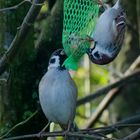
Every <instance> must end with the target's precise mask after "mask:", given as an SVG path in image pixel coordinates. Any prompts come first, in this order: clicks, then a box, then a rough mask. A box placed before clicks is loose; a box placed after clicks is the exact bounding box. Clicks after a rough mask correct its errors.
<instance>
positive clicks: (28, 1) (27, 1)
mask: <svg viewBox="0 0 140 140" xmlns="http://www.w3.org/2000/svg"><path fill="white" fill-rule="evenodd" d="M24 3H30V4H32V5H42V4H34V3H33V2H31V0H23V1H21V2H20V3H18V4H16V5H14V6H11V7H6V8H2V9H0V12H6V11H10V10H16V9H18V8H19V7H20V6H22V5H23V4H24Z"/></svg>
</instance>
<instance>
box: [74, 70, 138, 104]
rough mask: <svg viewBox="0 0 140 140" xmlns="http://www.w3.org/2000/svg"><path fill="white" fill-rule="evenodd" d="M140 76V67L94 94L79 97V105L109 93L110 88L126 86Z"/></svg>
mask: <svg viewBox="0 0 140 140" xmlns="http://www.w3.org/2000/svg"><path fill="white" fill-rule="evenodd" d="M139 78H140V69H139V70H137V71H136V72H134V73H132V74H130V75H128V76H124V77H123V78H122V79H120V80H118V81H116V82H114V83H112V84H109V85H107V86H106V87H103V88H101V89H99V90H97V91H96V92H95V93H92V94H90V95H88V96H86V97H84V98H82V99H79V100H78V102H77V106H80V105H82V104H85V103H88V102H90V101H92V100H94V99H96V98H98V97H100V96H102V95H105V94H107V92H109V91H110V90H112V89H114V88H116V87H118V88H119V87H121V86H124V85H126V84H128V83H131V82H134V81H137V80H138V79H139Z"/></svg>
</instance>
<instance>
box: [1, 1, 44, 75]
mask: <svg viewBox="0 0 140 140" xmlns="http://www.w3.org/2000/svg"><path fill="white" fill-rule="evenodd" d="M43 2H44V0H34V4H33V5H32V6H31V8H30V9H29V11H28V13H27V15H26V17H25V18H24V20H23V22H22V25H21V28H20V29H19V31H18V32H17V34H16V36H15V38H14V39H13V41H12V43H11V44H10V47H9V48H8V50H7V51H6V52H5V54H4V55H3V56H2V57H1V59H0V75H1V74H2V73H3V72H4V71H5V69H6V67H7V66H8V64H9V63H10V62H12V60H13V59H14V58H15V56H16V54H17V52H18V50H19V49H20V48H21V47H22V46H23V45H22V43H23V42H24V41H25V39H26V37H27V34H28V33H29V31H30V29H31V26H29V25H31V24H33V23H34V21H35V19H36V17H37V15H38V13H39V12H40V9H41V7H42V3H43Z"/></svg>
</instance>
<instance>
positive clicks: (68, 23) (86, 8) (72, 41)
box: [62, 0, 99, 70]
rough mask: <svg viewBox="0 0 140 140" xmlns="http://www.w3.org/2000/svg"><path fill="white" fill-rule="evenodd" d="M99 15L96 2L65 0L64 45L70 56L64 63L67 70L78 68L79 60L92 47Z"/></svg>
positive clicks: (91, 0) (90, 0) (89, 0)
mask: <svg viewBox="0 0 140 140" xmlns="http://www.w3.org/2000/svg"><path fill="white" fill-rule="evenodd" d="M98 13H99V6H98V5H97V4H96V3H95V2H94V0H64V19H63V36H62V43H63V47H64V51H65V52H66V54H67V55H68V58H67V59H66V60H65V62H64V65H65V66H66V68H68V69H74V70H76V69H77V68H78V61H79V59H80V58H81V56H82V55H83V54H85V53H86V51H87V50H88V48H89V47H90V39H91V38H90V35H91V33H93V30H94V26H95V21H96V19H97V17H98Z"/></svg>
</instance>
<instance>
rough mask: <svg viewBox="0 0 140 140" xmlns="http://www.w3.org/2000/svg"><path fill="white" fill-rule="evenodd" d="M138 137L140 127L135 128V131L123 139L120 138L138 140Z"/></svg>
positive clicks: (139, 135)
mask: <svg viewBox="0 0 140 140" xmlns="http://www.w3.org/2000/svg"><path fill="white" fill-rule="evenodd" d="M138 138H140V128H139V129H137V131H135V132H133V133H132V134H130V135H129V136H127V137H125V138H123V139H120V140H138Z"/></svg>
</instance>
